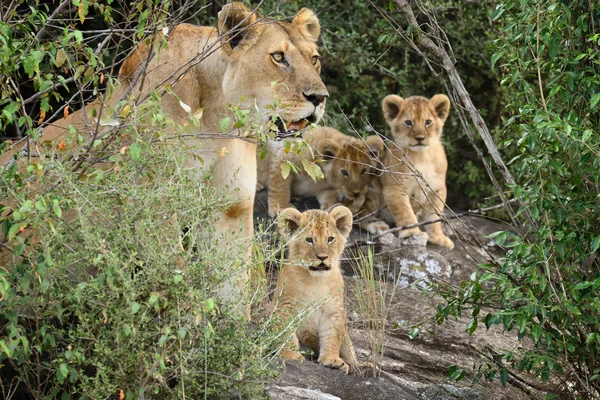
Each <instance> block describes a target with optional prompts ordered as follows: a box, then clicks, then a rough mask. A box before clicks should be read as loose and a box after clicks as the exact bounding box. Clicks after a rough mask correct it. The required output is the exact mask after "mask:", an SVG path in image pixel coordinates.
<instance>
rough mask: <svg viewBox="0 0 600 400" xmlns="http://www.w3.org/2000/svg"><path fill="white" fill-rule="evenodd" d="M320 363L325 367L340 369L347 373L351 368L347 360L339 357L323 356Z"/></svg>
mask: <svg viewBox="0 0 600 400" xmlns="http://www.w3.org/2000/svg"><path fill="white" fill-rule="evenodd" d="M319 364H321V365H322V366H324V367H329V368H335V369H339V370H340V371H342V372H343V373H345V374H347V373H348V371H349V370H350V367H349V366H348V364H346V362H345V361H344V360H342V359H341V358H339V357H332V356H321V357H319Z"/></svg>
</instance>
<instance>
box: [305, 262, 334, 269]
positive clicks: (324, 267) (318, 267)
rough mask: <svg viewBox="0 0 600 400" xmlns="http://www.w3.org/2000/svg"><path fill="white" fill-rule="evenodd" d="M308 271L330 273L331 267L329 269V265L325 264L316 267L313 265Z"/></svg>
mask: <svg viewBox="0 0 600 400" xmlns="http://www.w3.org/2000/svg"><path fill="white" fill-rule="evenodd" d="M308 269H309V270H311V271H329V270H330V269H331V267H328V266H327V265H325V263H321V264H319V265H317V266H316V267H315V266H312V265H311V266H310V267H308Z"/></svg>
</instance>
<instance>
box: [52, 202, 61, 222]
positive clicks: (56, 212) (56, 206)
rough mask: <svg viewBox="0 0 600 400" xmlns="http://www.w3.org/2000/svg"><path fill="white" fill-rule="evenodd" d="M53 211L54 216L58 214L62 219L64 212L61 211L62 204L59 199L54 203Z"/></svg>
mask: <svg viewBox="0 0 600 400" xmlns="http://www.w3.org/2000/svg"><path fill="white" fill-rule="evenodd" d="M52 211H54V214H56V216H57V217H58V218H61V217H62V210H61V209H60V204H59V203H58V200H57V199H54V200H53V201H52Z"/></svg>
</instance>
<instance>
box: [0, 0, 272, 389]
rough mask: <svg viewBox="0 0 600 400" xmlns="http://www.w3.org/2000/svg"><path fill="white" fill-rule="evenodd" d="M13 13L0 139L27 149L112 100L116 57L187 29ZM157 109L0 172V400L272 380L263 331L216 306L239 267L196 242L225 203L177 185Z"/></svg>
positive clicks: (136, 15) (138, 111)
mask: <svg viewBox="0 0 600 400" xmlns="http://www.w3.org/2000/svg"><path fill="white" fill-rule="evenodd" d="M16 3H18V5H17V7H16V8H12V9H11V10H10V11H7V9H6V8H5V7H6V6H5V5H4V4H3V5H2V6H0V10H1V11H2V14H1V19H2V23H1V25H0V32H1V35H0V42H1V43H2V45H1V47H2V52H1V57H2V62H1V63H0V74H1V76H2V79H1V82H0V88H1V90H2V100H0V108H1V110H2V111H1V114H0V130H2V131H3V132H5V133H9V134H15V133H19V134H20V135H29V136H33V137H37V135H38V133H39V132H38V129H37V127H42V128H43V127H44V126H46V124H47V123H48V122H49V121H53V120H55V119H56V117H59V118H62V117H63V116H66V115H68V114H69V113H71V112H73V110H74V109H75V108H78V107H80V106H81V103H82V102H84V101H86V100H87V97H90V96H97V95H99V94H100V95H101V93H102V90H103V89H104V88H105V87H106V88H108V90H110V88H111V84H112V82H111V81H112V79H113V75H114V74H115V72H114V71H115V70H116V68H117V66H118V63H119V62H120V61H122V59H123V57H124V55H125V54H126V53H125V52H123V51H122V50H121V49H122V47H123V48H124V47H126V46H125V45H124V43H125V42H127V41H130V40H131V38H133V39H134V41H137V40H141V39H142V38H143V37H145V36H146V35H147V34H148V33H151V32H156V31H157V30H159V29H162V28H163V27H165V26H168V24H172V23H176V22H177V21H180V20H181V18H183V15H184V12H183V11H186V10H187V14H185V15H193V14H194V10H192V9H186V8H183V7H182V6H181V4H170V3H166V2H161V1H156V2H154V1H136V2H133V3H129V2H110V1H108V2H99V1H87V0H80V1H73V2H72V3H71V2H70V1H65V2H60V4H51V2H49V3H48V4H46V5H44V4H41V5H37V4H35V3H34V2H31V4H28V3H27V2H25V1H21V2H15V3H14V4H16ZM14 4H13V5H14ZM63 5H66V8H63V9H62V10H63V11H62V12H63V14H61V13H58V14H55V15H54V16H52V15H53V13H54V12H55V11H56V10H57V9H58V10H60V8H61V7H62V6H63ZM106 27H110V28H111V29H105V28H106ZM84 28H85V31H84V30H83V29H84ZM98 29H99V31H98ZM157 99H158V96H153V97H152V98H151V99H150V100H149V101H146V102H144V103H142V105H138V106H136V105H135V102H134V101H130V102H121V103H120V104H119V105H118V107H117V108H116V109H114V110H113V109H109V108H106V109H104V114H103V117H101V118H97V119H98V125H97V126H100V127H101V128H102V129H108V131H107V132H105V133H106V134H105V135H101V136H98V137H97V139H96V140H94V141H93V142H91V143H90V144H89V145H83V143H86V142H85V140H86V139H85V138H84V136H83V135H82V134H81V133H80V132H77V131H76V129H74V128H72V127H71V128H70V129H69V132H68V133H67V132H65V133H67V134H66V135H65V137H64V140H63V141H61V142H57V143H53V144H49V145H48V144H46V145H47V149H46V150H47V151H48V154H49V155H50V156H49V157H45V158H35V162H30V163H28V164H26V166H27V168H18V165H23V163H26V162H27V155H26V154H21V159H20V160H19V161H17V162H12V163H9V165H10V167H9V168H5V167H4V166H3V167H2V169H1V170H0V199H2V200H1V204H0V228H1V233H0V238H1V244H0V245H1V246H2V252H1V253H0V393H2V396H3V397H4V398H36V399H42V398H48V399H51V398H62V399H68V398H80V399H86V398H87V399H98V398H125V399H134V398H186V396H187V398H195V399H198V398H203V397H204V398H229V397H230V396H231V395H233V394H235V393H238V394H241V395H244V396H247V397H248V398H260V397H261V396H262V383H263V382H264V381H265V380H266V379H268V378H270V377H271V376H273V375H274V374H275V373H276V372H277V371H278V363H277V351H276V350H277V348H278V347H279V346H280V345H281V342H282V339H281V336H280V335H277V334H276V333H274V332H276V330H275V329H271V328H270V326H271V325H270V321H269V320H266V321H265V322H264V323H262V324H261V325H248V324H247V322H246V321H245V320H244V319H242V318H241V315H240V313H239V312H233V313H232V312H231V311H230V308H231V307H229V306H227V305H223V306H222V305H221V304H220V303H219V301H218V300H217V299H218V293H217V290H218V288H219V285H220V283H221V282H223V281H224V280H225V278H226V277H229V276H231V275H232V274H234V273H235V271H233V270H232V269H233V268H242V261H241V260H236V261H235V262H233V263H229V262H228V261H227V260H229V261H231V259H232V257H231V256H229V254H236V250H235V246H236V244H235V242H233V241H232V242H231V243H229V244H228V246H227V248H223V246H221V245H220V244H219V243H218V242H217V241H216V240H215V236H217V235H216V234H215V233H214V232H213V231H212V230H211V229H209V228H207V227H209V226H213V225H214V220H215V218H216V216H218V215H220V212H221V210H223V209H224V208H226V207H228V206H229V205H230V204H231V199H230V198H229V196H228V194H227V193H220V192H217V191H215V190H214V189H213V188H212V186H211V185H210V183H209V182H210V176H205V177H201V178H200V180H199V181H198V180H196V179H194V180H192V179H191V178H190V176H189V173H183V172H182V169H183V168H184V167H183V162H184V154H185V153H184V152H182V151H180V147H179V146H178V145H177V143H175V142H173V141H167V140H166V139H165V137H164V136H165V135H164V133H165V132H170V131H171V132H172V131H174V130H176V129H179V128H180V127H176V126H174V123H173V121H170V120H169V118H168V116H166V115H165V114H163V112H162V110H161V108H160V106H159V104H158V101H156V100H157ZM65 103H67V104H68V106H67V107H65ZM130 115H135V116H137V117H138V119H137V120H136V121H135V123H132V122H131V119H128V118H125V117H127V116H130ZM87 116H88V117H89V118H92V117H97V115H95V114H93V113H88V114H87ZM142 121H144V122H142ZM193 122H194V120H193V119H192V123H193ZM196 122H197V120H196ZM30 148H31V150H32V153H30V155H32V156H34V157H35V155H36V154H35V151H34V150H33V149H34V147H33V145H31V146H30ZM66 155H69V156H68V157H66ZM200 227H202V229H200ZM32 232H35V234H34V235H32ZM257 246H258V245H257ZM257 250H259V249H258V248H257ZM225 253H227V256H225V255H226V254H225ZM238 253H240V254H241V253H242V252H241V251H238ZM263 253H264V252H263ZM257 254H260V252H259V251H257ZM259 266H260V268H259V270H262V269H264V266H263V265H262V263H260V264H259ZM251 289H252V288H248V290H249V291H250V290H251ZM263 289H264V288H263ZM258 293H260V294H261V295H256V294H255V296H253V298H252V301H254V302H262V301H264V299H263V297H262V294H263V293H264V290H262V291H258ZM262 306H263V308H264V304H262ZM15 396H17V397H15Z"/></svg>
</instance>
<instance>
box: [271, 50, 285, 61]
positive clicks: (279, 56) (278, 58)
mask: <svg viewBox="0 0 600 400" xmlns="http://www.w3.org/2000/svg"><path fill="white" fill-rule="evenodd" d="M271 58H272V59H273V61H275V62H278V63H280V62H282V61H283V60H284V59H285V58H284V57H283V53H282V52H280V51H277V52H275V53H273V54H271Z"/></svg>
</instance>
